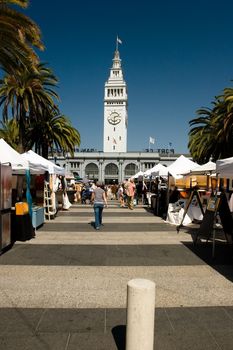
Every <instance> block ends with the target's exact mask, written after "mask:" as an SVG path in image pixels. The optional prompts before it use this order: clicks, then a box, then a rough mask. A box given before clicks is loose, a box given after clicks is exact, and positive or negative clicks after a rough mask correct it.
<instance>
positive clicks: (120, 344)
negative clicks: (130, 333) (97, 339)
mask: <svg viewBox="0 0 233 350" xmlns="http://www.w3.org/2000/svg"><path fill="white" fill-rule="evenodd" d="M112 335H113V338H114V340H115V343H116V346H117V350H125V347H126V326H123V325H120V326H116V327H113V328H112Z"/></svg>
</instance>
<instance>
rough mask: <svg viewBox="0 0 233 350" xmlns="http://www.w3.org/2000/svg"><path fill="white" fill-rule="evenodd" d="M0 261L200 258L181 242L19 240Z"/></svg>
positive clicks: (142, 262) (185, 261)
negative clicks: (88, 243)
mask: <svg viewBox="0 0 233 350" xmlns="http://www.w3.org/2000/svg"><path fill="white" fill-rule="evenodd" d="M0 265H31V266H33V265H37V266H45V265H48V266H51V265H53V266H66V265H74V266H191V265H204V262H203V261H202V260H201V259H200V258H198V257H197V256H196V255H195V254H193V253H192V252H191V251H190V250H189V249H186V247H184V246H183V245H177V244H165V245H163V244H157V245H122V244H121V245H115V244H114V245H77V244H76V245H75V244H71V245H69V244H67V245H65V244H63V245H56V244H49V245H46V244H41V245H39V244H36V245H28V244H25V245H24V244H20V245H18V247H17V249H15V250H14V248H13V249H12V250H11V251H10V252H8V253H7V254H4V255H3V256H2V257H1V259H0Z"/></svg>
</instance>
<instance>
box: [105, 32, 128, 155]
mask: <svg viewBox="0 0 233 350" xmlns="http://www.w3.org/2000/svg"><path fill="white" fill-rule="evenodd" d="M118 42H120V43H121V41H120V39H118V38H117V44H116V51H115V53H114V58H113V65H112V68H111V69H110V76H109V78H108V80H107V82H106V83H105V89H104V140H103V151H104V152H127V125H128V114H127V109H128V97H127V87H126V83H125V81H124V78H123V72H122V68H121V59H120V54H119V51H118Z"/></svg>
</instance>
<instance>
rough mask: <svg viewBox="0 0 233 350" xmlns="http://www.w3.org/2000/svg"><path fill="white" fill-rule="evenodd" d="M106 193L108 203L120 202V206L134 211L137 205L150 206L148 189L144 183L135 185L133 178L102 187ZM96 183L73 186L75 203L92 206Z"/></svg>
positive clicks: (140, 182) (139, 182) (138, 182)
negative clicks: (112, 201)
mask: <svg viewBox="0 0 233 350" xmlns="http://www.w3.org/2000/svg"><path fill="white" fill-rule="evenodd" d="M101 186H102V188H103V190H104V191H105V193H106V198H107V200H108V201H111V200H118V201H119V206H120V207H122V208H124V207H128V208H129V209H130V210H133V207H134V206H135V205H137V204H145V205H146V204H148V203H147V197H146V193H147V191H148V187H147V185H146V183H145V182H144V181H137V182H136V183H135V181H134V179H133V178H130V179H128V180H125V181H124V182H122V183H120V184H116V183H113V184H110V185H103V184H102V185H101ZM96 187H97V183H96V182H88V183H85V184H83V183H75V184H74V185H73V189H74V190H75V193H74V202H76V203H80V204H90V203H91V197H92V193H93V191H94V190H95V189H96Z"/></svg>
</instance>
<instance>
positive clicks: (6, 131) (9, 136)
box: [0, 119, 19, 150]
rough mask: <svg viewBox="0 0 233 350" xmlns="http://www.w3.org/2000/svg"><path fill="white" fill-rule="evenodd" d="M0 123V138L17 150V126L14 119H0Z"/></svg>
mask: <svg viewBox="0 0 233 350" xmlns="http://www.w3.org/2000/svg"><path fill="white" fill-rule="evenodd" d="M0 125H1V128H0V138H3V139H4V140H5V141H6V142H7V143H8V145H10V146H11V147H12V148H14V149H15V150H18V145H19V127H18V123H17V121H16V119H11V120H9V121H7V122H5V123H4V122H2V121H1V122H0Z"/></svg>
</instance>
